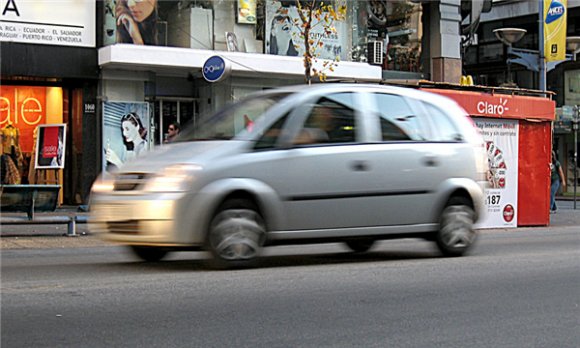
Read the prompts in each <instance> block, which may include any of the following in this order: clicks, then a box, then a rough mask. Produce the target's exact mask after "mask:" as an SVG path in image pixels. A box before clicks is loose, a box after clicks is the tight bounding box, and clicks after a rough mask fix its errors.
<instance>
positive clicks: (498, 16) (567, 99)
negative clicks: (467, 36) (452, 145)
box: [463, 0, 580, 192]
mask: <svg viewBox="0 0 580 348" xmlns="http://www.w3.org/2000/svg"><path fill="white" fill-rule="evenodd" d="M539 4H540V3H539V1H521V0H510V1H495V2H494V5H493V8H492V10H491V11H490V12H489V13H484V14H482V16H481V23H480V25H479V28H478V30H477V39H476V40H475V42H476V44H473V45H470V46H469V47H466V48H465V51H464V52H465V53H464V59H463V64H464V71H465V73H466V74H469V75H472V76H473V78H474V80H475V83H476V84H480V85H488V86H501V85H504V84H506V83H508V82H510V81H509V80H511V81H513V83H515V85H517V86H518V87H520V88H526V89H539V88H540V84H539V73H538V70H537V66H538V64H537V62H536V61H535V60H532V61H531V63H532V64H531V66H530V65H523V64H522V62H523V60H522V59H520V58H521V57H519V56H515V55H509V54H508V47H507V46H506V45H504V44H503V43H501V42H500V40H499V39H498V38H497V37H496V36H495V35H494V33H493V31H494V30H495V29H498V28H520V29H525V30H526V34H525V35H524V36H523V38H522V39H521V40H519V41H517V42H516V43H514V44H513V47H514V48H518V49H526V50H530V51H531V52H532V53H534V52H535V53H536V54H537V52H538V45H539V38H538V33H539V28H538V18H539V15H538V11H539ZM567 5H568V6H567V8H566V11H567V13H566V15H567V27H566V35H567V37H578V36H580V25H579V23H580V1H578V0H568V1H567ZM568 53H571V51H568ZM569 57H570V58H573V57H572V56H571V55H570V56H569ZM508 58H512V63H511V65H510V69H509V70H510V71H511V77H510V76H509V75H508V69H507V62H508ZM579 59H580V58H579V57H578V56H577V57H576V59H575V60H574V59H572V60H568V61H561V62H556V63H549V64H548V65H547V73H546V75H547V78H546V89H547V90H548V91H551V92H554V93H555V95H554V97H553V98H554V100H555V101H556V121H555V122H554V125H553V139H552V143H553V144H552V145H553V148H554V150H556V152H557V156H558V159H559V161H560V162H561V163H562V165H563V168H564V174H565V176H566V181H567V185H566V186H567V191H568V192H572V191H573V190H574V170H576V171H577V172H578V168H576V169H574V160H573V158H574V148H575V146H574V134H573V132H572V117H573V111H572V110H573V107H574V106H575V105H579V104H580V60H579ZM534 65H535V66H534ZM577 184H580V182H578V183H577Z"/></svg>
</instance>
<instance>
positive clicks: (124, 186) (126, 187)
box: [114, 173, 148, 191]
mask: <svg viewBox="0 0 580 348" xmlns="http://www.w3.org/2000/svg"><path fill="white" fill-rule="evenodd" d="M147 178H148V175H147V174H145V173H122V174H117V175H116V176H115V187H114V190H115V191H133V190H136V189H139V188H140V187H141V186H142V185H143V184H145V182H146V181H147Z"/></svg>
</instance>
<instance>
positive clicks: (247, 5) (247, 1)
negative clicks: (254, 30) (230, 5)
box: [238, 0, 256, 24]
mask: <svg viewBox="0 0 580 348" xmlns="http://www.w3.org/2000/svg"><path fill="white" fill-rule="evenodd" d="M238 23H239V24H256V0H238Z"/></svg>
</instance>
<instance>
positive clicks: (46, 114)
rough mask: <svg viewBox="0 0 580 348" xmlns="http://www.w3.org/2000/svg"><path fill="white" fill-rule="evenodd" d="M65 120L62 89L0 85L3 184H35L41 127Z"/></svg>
mask: <svg viewBox="0 0 580 348" xmlns="http://www.w3.org/2000/svg"><path fill="white" fill-rule="evenodd" d="M62 122H63V92H62V88H60V87H32V86H6V85H3V86H0V127H1V136H2V141H1V146H2V150H1V154H0V155H1V156H2V169H3V171H2V184H27V183H35V181H36V173H35V170H34V159H35V151H36V137H37V129H38V126H41V125H46V124H61V123H62ZM6 168H11V170H10V171H11V172H12V174H11V175H10V176H8V175H7V173H8V171H5V170H4V169H6Z"/></svg>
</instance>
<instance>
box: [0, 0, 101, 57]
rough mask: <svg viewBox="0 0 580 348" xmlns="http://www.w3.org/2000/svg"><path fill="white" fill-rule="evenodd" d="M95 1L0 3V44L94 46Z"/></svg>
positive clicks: (11, 0)
mask: <svg viewBox="0 0 580 348" xmlns="http://www.w3.org/2000/svg"><path fill="white" fill-rule="evenodd" d="M95 33H96V1H95V0H58V1H46V0H44V1H30V0H0V41H11V42H21V43H33V44H45V45H60V46H81V47H95V43H96V34H95Z"/></svg>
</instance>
